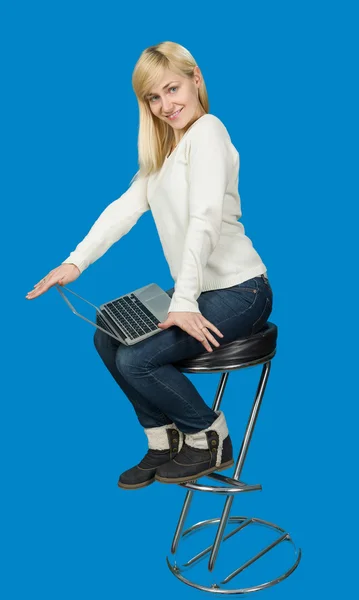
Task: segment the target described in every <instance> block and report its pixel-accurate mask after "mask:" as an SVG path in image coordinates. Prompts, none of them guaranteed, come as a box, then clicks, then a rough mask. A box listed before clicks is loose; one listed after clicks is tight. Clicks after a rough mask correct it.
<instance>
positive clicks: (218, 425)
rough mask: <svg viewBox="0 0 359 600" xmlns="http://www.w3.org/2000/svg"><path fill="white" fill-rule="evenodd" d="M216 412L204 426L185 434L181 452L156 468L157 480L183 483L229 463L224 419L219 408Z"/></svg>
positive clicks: (228, 442) (230, 462)
mask: <svg viewBox="0 0 359 600" xmlns="http://www.w3.org/2000/svg"><path fill="white" fill-rule="evenodd" d="M217 415H218V417H217V419H216V420H215V421H214V422H213V423H212V425H210V426H209V427H207V429H203V430H202V431H198V432H197V433H192V434H187V433H186V434H185V437H184V443H183V446H182V449H181V451H180V452H179V453H178V454H177V456H176V457H175V458H174V459H173V460H171V461H170V462H168V463H166V464H164V465H161V466H160V467H159V468H158V469H157V471H156V476H155V477H156V480H157V481H161V482H162V483H185V482H186V481H193V480H195V479H198V478H199V477H202V476H203V475H208V474H209V473H212V472H213V471H221V470H223V469H227V468H228V467H231V466H232V465H233V463H234V461H233V448H232V442H231V438H230V437H229V434H228V428H227V424H226V420H225V417H224V414H223V412H222V411H217Z"/></svg>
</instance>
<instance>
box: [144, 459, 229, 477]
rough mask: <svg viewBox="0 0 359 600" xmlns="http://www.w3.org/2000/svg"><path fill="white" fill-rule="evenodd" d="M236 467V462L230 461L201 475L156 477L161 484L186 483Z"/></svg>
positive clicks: (202, 472)
mask: <svg viewBox="0 0 359 600" xmlns="http://www.w3.org/2000/svg"><path fill="white" fill-rule="evenodd" d="M232 465H234V460H233V458H232V460H229V461H228V462H226V463H223V464H222V465H220V466H219V467H212V468H211V469H207V470H206V471H201V473H196V475H188V476H187V477H172V478H169V477H161V476H160V475H155V480H156V481H159V482H160V483H186V482H187V481H196V479H199V478H200V477H203V475H209V473H213V472H214V471H223V470H224V469H228V467H231V466H232Z"/></svg>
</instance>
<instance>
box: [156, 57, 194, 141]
mask: <svg viewBox="0 0 359 600" xmlns="http://www.w3.org/2000/svg"><path fill="white" fill-rule="evenodd" d="M201 81H202V77H201V73H200V70H199V68H198V67H195V69H194V75H193V79H190V78H188V77H183V76H181V75H178V74H177V73H174V72H173V71H170V70H169V69H166V70H164V71H163V73H162V76H161V78H160V81H159V82H158V84H157V87H156V89H153V90H151V92H149V93H148V94H147V95H146V99H147V102H148V104H149V107H150V109H151V112H152V113H153V114H154V115H155V116H156V117H158V118H159V119H161V120H162V121H165V122H166V123H168V124H169V125H170V126H171V127H172V128H173V130H174V134H175V140H176V143H178V142H179V140H180V139H181V137H182V135H183V134H184V133H185V131H186V129H187V128H188V127H190V126H191V124H192V123H193V122H194V121H196V120H197V119H198V118H199V117H200V116H202V115H204V114H205V111H204V110H203V107H202V105H201V104H200V102H199V98H198V89H199V86H200V84H201Z"/></svg>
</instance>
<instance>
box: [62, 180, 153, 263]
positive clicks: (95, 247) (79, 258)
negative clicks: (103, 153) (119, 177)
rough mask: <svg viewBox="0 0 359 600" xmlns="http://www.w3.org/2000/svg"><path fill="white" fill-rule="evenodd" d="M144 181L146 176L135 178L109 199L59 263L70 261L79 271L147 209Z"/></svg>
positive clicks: (122, 234) (94, 259) (115, 240)
mask: <svg viewBox="0 0 359 600" xmlns="http://www.w3.org/2000/svg"><path fill="white" fill-rule="evenodd" d="M147 182H148V177H138V178H136V179H135V180H134V181H133V183H132V184H131V185H130V187H129V188H128V190H127V191H126V192H125V193H124V194H122V195H121V196H120V197H119V198H118V199H117V200H114V201H113V202H111V204H109V205H108V206H107V207H106V208H105V210H104V211H103V212H102V213H101V215H100V216H99V218H98V219H97V221H95V223H94V224H93V225H92V227H91V229H90V231H89V232H88V234H87V235H86V236H85V238H84V239H83V240H82V241H81V242H80V243H79V244H78V245H77V246H76V248H75V250H73V251H72V252H71V253H70V255H69V256H68V257H67V258H66V259H65V260H64V261H63V262H62V264H65V263H72V264H74V265H76V266H77V267H78V268H79V270H80V272H81V273H82V272H83V271H84V270H85V269H86V268H87V267H88V266H89V265H91V264H92V263H94V262H95V261H96V260H97V259H98V258H100V257H101V256H102V255H103V254H105V252H107V250H108V249H109V248H110V247H111V246H112V245H113V244H114V243H115V242H117V241H118V240H119V239H120V238H121V237H122V236H124V235H125V234H126V233H128V232H129V231H130V229H131V228H132V227H133V226H134V225H135V223H137V221H138V219H139V218H140V216H141V215H142V214H143V213H144V212H146V211H147V210H150V205H149V204H148V201H147Z"/></svg>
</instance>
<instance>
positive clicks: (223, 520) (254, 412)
mask: <svg viewBox="0 0 359 600" xmlns="http://www.w3.org/2000/svg"><path fill="white" fill-rule="evenodd" d="M270 367H271V362H270V360H269V361H266V362H265V363H264V364H263V368H262V372H261V377H260V381H259V384H258V387H257V391H256V396H255V399H254V402H253V405H252V409H251V413H250V416H249V419H248V423H247V426H246V430H245V433H244V437H243V441H242V445H241V449H240V452H239V455H238V459H237V463H236V466H235V469H234V473H233V476H232V477H225V476H223V475H221V474H219V473H211V474H210V475H208V476H207V477H209V478H212V479H216V480H217V481H220V482H223V483H225V484H226V485H225V486H208V485H207V486H206V485H203V484H198V483H197V480H196V481H194V482H187V483H183V484H179V485H181V486H182V487H186V488H188V490H187V494H186V497H185V500H184V504H183V507H182V511H181V515H180V518H179V521H178V524H177V528H176V532H175V535H174V538H173V542H172V546H171V553H172V554H175V552H176V550H177V548H178V544H179V540H180V539H181V537H186V536H188V534H190V533H192V532H195V531H198V530H200V529H201V528H203V527H205V526H207V525H215V524H217V523H218V528H217V532H216V535H215V539H214V542H213V544H211V545H210V546H208V547H207V548H205V549H204V550H202V551H201V552H199V553H198V554H197V555H196V556H194V557H192V558H191V559H190V560H188V561H187V562H186V563H185V564H184V565H183V566H182V567H181V568H180V567H178V566H177V564H176V562H175V563H174V564H173V565H172V564H171V562H170V560H169V558H168V557H167V564H168V567H169V568H170V570H171V571H172V573H173V574H174V575H176V577H177V578H178V579H180V580H181V581H183V582H184V583H186V584H187V585H190V586H192V587H195V588H197V589H200V590H203V591H209V592H214V593H222V594H242V593H248V592H254V591H258V590H261V589H264V588H266V587H270V586H272V585H275V584H276V583H279V582H280V581H282V580H283V579H285V578H286V577H288V576H289V575H290V574H291V573H292V572H293V571H294V570H295V569H296V567H297V566H298V564H299V562H300V559H301V550H300V549H298V550H297V549H296V546H295V544H294V542H293V540H292V538H291V536H290V534H289V533H288V532H286V531H285V530H284V529H282V528H281V527H279V526H278V525H275V524H274V523H270V522H269V521H264V520H263V519H258V518H255V517H239V516H233V517H230V516H229V515H230V510H231V507H232V503H233V498H234V495H235V494H236V493H241V492H249V491H256V490H261V489H262V486H261V485H260V484H255V485H248V484H246V483H244V482H241V481H240V475H241V472H242V469H243V465H244V461H245V458H246V456H247V452H248V447H249V444H250V441H251V438H252V434H253V430H254V426H255V423H256V420H257V417H258V413H259V409H260V406H261V403H262V399H263V395H264V392H265V389H266V385H267V382H268V377H269V372H270ZM227 380H228V372H225V373H222V376H221V379H220V382H219V385H218V389H217V392H216V396H215V400H214V403H213V407H212V408H213V409H214V410H218V409H219V407H220V404H221V401H222V397H223V393H224V390H225V386H226V383H227ZM195 490H197V491H204V492H213V493H217V494H224V495H226V496H227V498H226V501H225V505H224V508H223V512H222V516H221V517H220V518H215V519H208V520H206V521H201V522H199V523H196V524H195V525H192V527H190V528H189V529H187V530H186V531H184V532H183V528H184V524H185V520H186V518H187V516H188V511H189V508H190V504H191V501H192V496H193V493H194V491H195ZM228 523H230V524H232V523H239V526H238V527H236V528H235V529H234V530H233V531H231V532H230V533H228V534H227V535H226V536H224V533H225V529H226V526H227V524H228ZM249 525H262V526H265V527H268V528H270V529H272V530H274V531H276V532H277V533H278V532H279V533H280V534H281V535H279V537H277V538H276V539H275V540H274V541H273V542H271V543H270V544H269V545H267V546H266V547H265V548H263V549H262V550H261V551H260V552H258V553H257V554H256V555H255V556H253V557H252V558H251V559H249V560H247V561H246V562H245V563H244V564H243V565H241V566H240V567H239V568H237V569H235V570H234V571H232V572H231V573H230V574H229V575H227V577H225V578H224V579H223V580H222V581H221V582H220V584H221V586H224V585H226V584H227V583H228V582H229V581H231V580H232V579H233V578H234V577H236V576H237V575H239V574H240V573H242V572H243V571H244V570H245V569H247V568H248V567H249V566H250V565H252V564H253V563H255V562H256V561H257V560H259V559H260V558H261V557H262V556H264V555H265V554H267V553H268V552H269V551H270V550H272V549H273V548H275V547H276V546H278V545H279V544H281V543H282V542H283V541H289V542H290V543H291V544H292V546H293V547H294V551H295V557H296V560H295V562H294V564H292V566H291V567H290V568H289V569H288V570H287V571H286V572H285V573H283V574H282V575H280V576H279V577H277V578H275V579H272V580H270V581H267V582H265V583H261V584H259V585H256V586H251V587H243V588H237V589H229V588H223V587H220V585H219V584H217V583H214V584H212V586H211V587H206V586H203V585H200V584H197V583H194V582H192V581H190V580H189V579H186V578H185V577H184V575H183V574H182V572H183V571H184V570H185V569H186V568H189V567H191V566H193V565H194V564H195V563H196V562H197V561H199V560H200V559H201V558H203V557H204V556H206V555H208V554H210V557H209V562H208V570H209V571H210V572H212V571H213V569H214V566H215V563H216V560H217V556H218V552H219V548H220V545H221V543H222V542H225V541H226V540H228V539H229V538H231V537H232V536H233V535H235V534H236V533H239V532H240V531H243V530H244V529H245V528H247V527H248V526H249ZM182 532H183V533H182Z"/></svg>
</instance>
